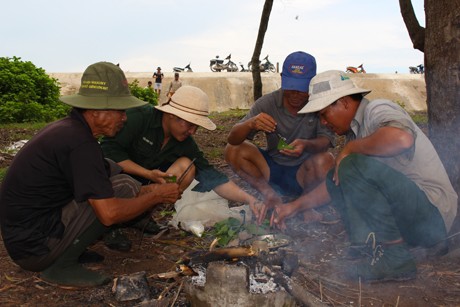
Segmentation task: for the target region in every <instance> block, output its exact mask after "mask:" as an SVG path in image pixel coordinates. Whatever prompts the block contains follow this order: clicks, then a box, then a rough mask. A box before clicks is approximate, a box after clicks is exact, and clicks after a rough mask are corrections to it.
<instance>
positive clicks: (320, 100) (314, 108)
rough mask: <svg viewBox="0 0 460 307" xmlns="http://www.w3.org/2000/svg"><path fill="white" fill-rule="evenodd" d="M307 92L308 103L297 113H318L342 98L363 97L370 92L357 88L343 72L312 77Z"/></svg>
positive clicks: (338, 71) (333, 71) (332, 71)
mask: <svg viewBox="0 0 460 307" xmlns="http://www.w3.org/2000/svg"><path fill="white" fill-rule="evenodd" d="M309 92H310V97H309V99H308V103H307V104H306V105H305V106H304V107H303V108H302V109H301V110H300V111H299V112H298V113H312V112H318V111H321V110H322V109H324V108H326V107H327V106H329V105H331V104H332V103H334V101H336V100H338V99H340V98H342V97H345V96H348V95H353V94H363V96H365V95H367V94H369V93H370V92H371V91H370V90H366V89H363V88H359V87H357V86H356V85H355V84H354V83H353V81H351V79H350V77H349V76H347V74H346V73H345V72H343V71H340V70H328V71H325V72H322V73H320V74H317V75H316V76H315V77H313V79H312V80H311V82H310V88H309Z"/></svg>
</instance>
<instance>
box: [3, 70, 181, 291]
mask: <svg viewBox="0 0 460 307" xmlns="http://www.w3.org/2000/svg"><path fill="white" fill-rule="evenodd" d="M60 99H61V101H62V102H64V103H66V104H68V105H70V106H72V107H73V108H72V111H71V113H70V115H69V116H68V117H66V118H64V119H61V120H58V121H56V122H53V123H51V124H49V125H48V126H46V127H45V128H43V129H42V130H41V131H39V132H38V133H37V134H36V135H35V136H34V137H33V138H32V139H31V140H30V141H28V142H27V144H26V145H25V146H24V147H22V149H21V150H20V151H19V152H18V153H17V154H16V156H15V157H14V160H13V162H12V164H11V166H10V167H9V169H8V172H7V174H6V176H5V179H4V181H3V183H2V185H1V190H0V225H1V234H2V239H3V242H4V243H5V248H6V250H7V251H8V254H9V255H10V257H11V259H12V260H13V261H14V262H15V263H16V264H18V265H19V266H20V267H21V268H23V269H25V270H29V271H33V272H41V274H40V277H41V278H42V279H43V280H45V281H47V282H50V283H53V284H59V285H64V286H75V287H92V286H99V285H103V284H106V283H108V282H110V280H111V278H110V276H107V275H105V274H101V273H98V272H95V271H93V270H89V269H86V268H85V267H83V266H82V265H81V264H80V263H79V259H80V256H82V255H83V254H84V253H85V251H86V248H87V247H88V246H90V245H91V244H92V243H94V241H96V240H97V239H98V238H99V237H100V236H101V235H102V234H103V233H105V232H106V231H107V230H108V226H111V225H113V224H118V223H123V222H127V221H130V220H132V219H134V218H135V217H137V216H139V215H141V214H142V213H144V212H146V211H149V210H150V209H152V208H153V207H154V206H155V205H158V204H161V203H164V202H168V203H174V202H176V200H177V199H178V198H180V195H181V191H180V189H179V185H177V184H175V183H169V184H162V185H160V184H152V185H148V186H141V184H140V183H139V182H138V181H136V180H134V179H133V178H132V177H130V176H127V175H125V174H120V168H119V167H118V165H116V164H115V163H113V162H112V161H109V160H107V159H104V156H103V153H102V151H101V148H100V145H99V143H98V139H99V138H100V137H101V136H110V137H113V136H115V135H116V134H117V133H118V131H119V130H120V129H121V128H122V127H123V125H124V124H125V122H126V112H125V110H126V109H129V108H136V107H139V106H142V105H145V104H146V102H144V101H142V100H139V99H137V98H136V97H134V96H132V95H131V93H130V91H129V88H128V81H127V80H126V77H125V75H124V73H123V71H122V70H121V69H120V68H119V67H117V66H116V65H114V64H112V63H108V62H99V63H95V64H93V65H90V66H88V68H87V69H86V70H85V72H84V73H83V76H82V78H81V86H80V89H79V92H78V94H75V95H70V96H63V97H61V98H60Z"/></svg>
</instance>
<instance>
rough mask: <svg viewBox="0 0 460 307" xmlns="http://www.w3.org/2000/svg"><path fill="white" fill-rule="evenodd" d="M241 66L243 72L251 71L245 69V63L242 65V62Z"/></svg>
mask: <svg viewBox="0 0 460 307" xmlns="http://www.w3.org/2000/svg"><path fill="white" fill-rule="evenodd" d="M240 66H241V69H240V71H241V72H246V71H249V69H246V68H244V65H243V63H241V62H240Z"/></svg>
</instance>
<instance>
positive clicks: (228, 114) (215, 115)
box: [209, 109, 249, 120]
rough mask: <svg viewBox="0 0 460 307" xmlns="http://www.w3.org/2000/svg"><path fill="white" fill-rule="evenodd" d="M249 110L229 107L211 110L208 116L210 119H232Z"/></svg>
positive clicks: (243, 114) (242, 115)
mask: <svg viewBox="0 0 460 307" xmlns="http://www.w3.org/2000/svg"><path fill="white" fill-rule="evenodd" d="M248 112H249V110H247V109H230V110H227V111H224V112H219V113H218V112H213V113H211V114H210V116H209V118H210V119H211V120H212V119H216V120H217V119H226V118H229V119H232V118H243V117H244V116H245V115H246V114H247V113H248Z"/></svg>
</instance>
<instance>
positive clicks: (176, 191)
mask: <svg viewBox="0 0 460 307" xmlns="http://www.w3.org/2000/svg"><path fill="white" fill-rule="evenodd" d="M182 192H183V191H182V190H181V189H180V187H179V185H178V184H177V183H165V184H155V183H153V184H149V185H146V186H144V187H143V189H142V193H154V194H155V195H156V196H158V197H159V198H160V201H161V202H162V203H165V204H174V203H175V202H176V201H177V200H178V199H180V198H181V196H182Z"/></svg>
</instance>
